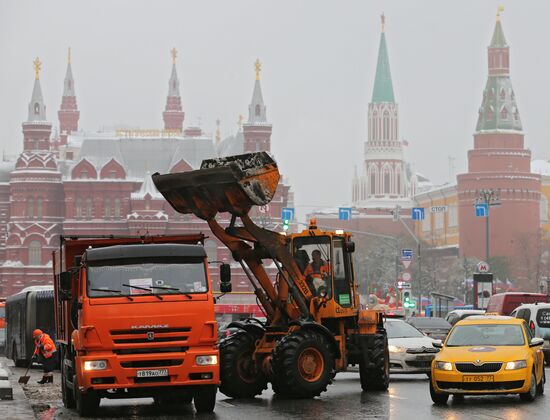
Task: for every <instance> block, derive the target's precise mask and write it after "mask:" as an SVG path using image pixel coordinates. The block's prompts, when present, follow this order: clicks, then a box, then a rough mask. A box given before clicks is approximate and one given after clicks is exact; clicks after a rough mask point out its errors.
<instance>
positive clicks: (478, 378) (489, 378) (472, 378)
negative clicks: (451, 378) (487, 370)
mask: <svg viewBox="0 0 550 420" xmlns="http://www.w3.org/2000/svg"><path fill="white" fill-rule="evenodd" d="M494 381H495V377H494V376H493V375H468V376H463V377H462V382H494Z"/></svg>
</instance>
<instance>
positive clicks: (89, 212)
mask: <svg viewBox="0 0 550 420" xmlns="http://www.w3.org/2000/svg"><path fill="white" fill-rule="evenodd" d="M92 211H93V205H92V199H91V198H87V199H86V219H91V218H92Z"/></svg>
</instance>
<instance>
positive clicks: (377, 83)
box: [372, 14, 395, 103]
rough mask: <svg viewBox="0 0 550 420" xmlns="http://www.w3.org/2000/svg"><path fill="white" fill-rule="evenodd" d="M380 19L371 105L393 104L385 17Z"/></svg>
mask: <svg viewBox="0 0 550 420" xmlns="http://www.w3.org/2000/svg"><path fill="white" fill-rule="evenodd" d="M381 18H382V33H381V35H380V45H379V47H378V64H377V65H376V76H375V78H374V90H373V92H372V103H381V102H395V98H394V95H393V85H392V81H391V72H390V60H389V58H388V47H387V46H386V34H385V33H384V25H385V17H384V15H383V14H382V16H381Z"/></svg>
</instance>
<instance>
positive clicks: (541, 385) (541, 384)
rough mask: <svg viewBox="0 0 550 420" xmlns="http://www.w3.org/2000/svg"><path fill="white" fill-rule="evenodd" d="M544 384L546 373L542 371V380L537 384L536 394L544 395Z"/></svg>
mask: <svg viewBox="0 0 550 420" xmlns="http://www.w3.org/2000/svg"><path fill="white" fill-rule="evenodd" d="M545 383H546V372H545V371H544V369H543V370H542V378H541V379H540V382H539V384H538V385H537V394H539V395H542V394H544V384H545Z"/></svg>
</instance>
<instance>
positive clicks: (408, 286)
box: [397, 281, 412, 290]
mask: <svg viewBox="0 0 550 420" xmlns="http://www.w3.org/2000/svg"><path fill="white" fill-rule="evenodd" d="M397 288H398V289H399V290H411V289H412V287H411V284H410V283H407V282H406V281H398V282H397Z"/></svg>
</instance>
